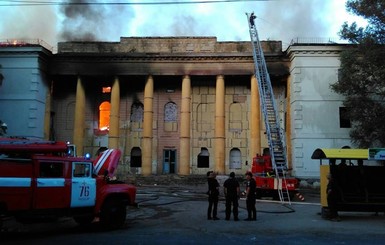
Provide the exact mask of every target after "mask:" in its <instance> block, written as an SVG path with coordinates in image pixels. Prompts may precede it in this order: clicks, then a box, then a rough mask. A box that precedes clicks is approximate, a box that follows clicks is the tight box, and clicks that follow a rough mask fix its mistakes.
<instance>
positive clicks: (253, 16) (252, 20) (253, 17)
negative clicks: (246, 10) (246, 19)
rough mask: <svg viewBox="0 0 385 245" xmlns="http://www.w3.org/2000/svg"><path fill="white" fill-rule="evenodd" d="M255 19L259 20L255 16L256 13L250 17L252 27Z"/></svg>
mask: <svg viewBox="0 0 385 245" xmlns="http://www.w3.org/2000/svg"><path fill="white" fill-rule="evenodd" d="M255 18H257V17H256V16H255V15H254V12H252V13H251V15H250V25H251V27H253V26H254V20H255Z"/></svg>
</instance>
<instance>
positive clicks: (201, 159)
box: [198, 147, 210, 168]
mask: <svg viewBox="0 0 385 245" xmlns="http://www.w3.org/2000/svg"><path fill="white" fill-rule="evenodd" d="M209 167H210V153H209V151H208V150H207V148H205V147H202V148H201V152H200V153H199V154H198V168H209Z"/></svg>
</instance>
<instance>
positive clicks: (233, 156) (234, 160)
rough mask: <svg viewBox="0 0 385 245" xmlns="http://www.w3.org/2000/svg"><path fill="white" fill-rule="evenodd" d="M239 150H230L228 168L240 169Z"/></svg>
mask: <svg viewBox="0 0 385 245" xmlns="http://www.w3.org/2000/svg"><path fill="white" fill-rule="evenodd" d="M241 162H242V157H241V151H240V150H239V149H238V148H233V149H231V151H230V169H240V168H241V167H242V164H241Z"/></svg>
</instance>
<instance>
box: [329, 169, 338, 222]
mask: <svg viewBox="0 0 385 245" xmlns="http://www.w3.org/2000/svg"><path fill="white" fill-rule="evenodd" d="M327 178H328V180H329V182H328V185H327V187H326V194H327V202H328V208H329V212H330V213H329V219H330V220H332V221H340V220H341V219H340V216H339V215H338V211H337V207H336V206H337V200H338V186H337V183H336V182H335V180H334V179H333V177H332V175H331V174H328V176H327Z"/></svg>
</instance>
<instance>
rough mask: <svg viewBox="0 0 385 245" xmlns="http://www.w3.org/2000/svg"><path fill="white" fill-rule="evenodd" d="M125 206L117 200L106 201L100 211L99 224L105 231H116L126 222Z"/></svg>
mask: <svg viewBox="0 0 385 245" xmlns="http://www.w3.org/2000/svg"><path fill="white" fill-rule="evenodd" d="M126 215H127V210H126V205H125V204H124V203H123V201H122V200H120V199H118V198H110V199H107V200H106V201H105V202H104V204H103V206H102V210H101V214H100V223H101V225H102V226H103V227H104V228H106V229H117V228H119V227H122V226H123V225H124V223H125V222H126Z"/></svg>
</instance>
